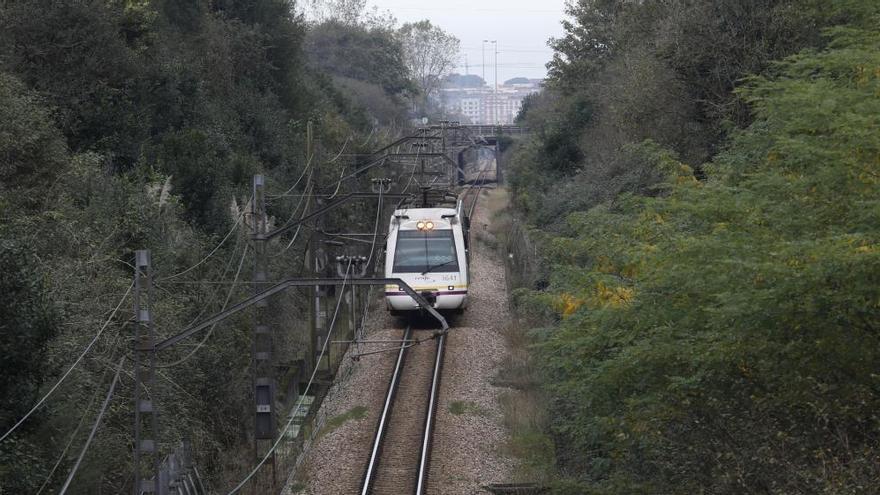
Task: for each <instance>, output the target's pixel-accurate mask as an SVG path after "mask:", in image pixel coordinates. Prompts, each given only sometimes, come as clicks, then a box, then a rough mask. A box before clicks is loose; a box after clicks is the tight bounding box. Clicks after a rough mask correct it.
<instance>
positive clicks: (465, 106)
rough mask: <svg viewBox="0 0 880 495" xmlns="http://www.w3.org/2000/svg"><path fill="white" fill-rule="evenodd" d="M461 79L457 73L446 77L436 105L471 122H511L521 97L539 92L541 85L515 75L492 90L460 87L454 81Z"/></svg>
mask: <svg viewBox="0 0 880 495" xmlns="http://www.w3.org/2000/svg"><path fill="white" fill-rule="evenodd" d="M461 80H462V77H461V76H459V77H456V78H450V79H449V80H448V83H447V85H446V86H445V87H444V88H442V89H441V90H440V99H441V101H440V104H441V106H442V108H443V109H444V111H445V113H446V116H447V117H448V118H450V119H456V118H457V119H459V120H461V121H462V122H466V123H471V124H512V123H513V121H514V119H516V116H517V114H519V111H520V109H521V108H522V101H523V99H524V98H525V97H526V96H527V95H529V94H531V93H537V92H539V91H540V90H541V87H542V85H543V80H541V79H526V78H523V77H518V78H514V79H511V80H509V81H506V82H505V83H504V84H502V85H499V87H498V89H497V90H495V91H493V90H492V88H490V87H488V86H485V85H483V86H482V87H473V85H472V84H469V85H468V86H469V87H463V85H459V84H455V83H457V82H458V81H461ZM469 82H470V81H469Z"/></svg>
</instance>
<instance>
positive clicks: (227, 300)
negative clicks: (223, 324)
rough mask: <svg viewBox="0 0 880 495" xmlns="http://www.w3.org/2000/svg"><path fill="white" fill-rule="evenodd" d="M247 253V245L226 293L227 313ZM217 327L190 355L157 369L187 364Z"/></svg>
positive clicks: (209, 332) (214, 326) (223, 309)
mask: <svg viewBox="0 0 880 495" xmlns="http://www.w3.org/2000/svg"><path fill="white" fill-rule="evenodd" d="M247 252H248V246H247V244H245V246H244V250H242V252H241V259H240V260H239V262H238V269H237V270H236V271H235V278H233V280H232V285H231V286H230V287H229V291H228V292H226V299H225V300H224V301H223V306H222V307H221V308H220V311H225V310H226V306H228V305H229V299H231V298H232V293H233V291H235V286H236V285H237V283H238V277H239V276H240V275H241V268H242V266H244V260H245V257H246V255H247ZM216 327H217V324H216V323H215V324H213V325H211V328H209V329H208V332H207V333H205V336H204V337H202V340H200V341H199V343H198V344H196V346H195V347H194V348H193V349H192V350H191V351H190V352H189V354H187V355H186V356H184V357H182V358H180V359H178V360H177V361H174V362H173V363H168V364H161V365H156V368H172V367H174V366H177V365H179V364H182V363H184V362H186V361H187V360H188V359H189V358H191V357H193V356H194V355H195V353H197V352H199V350H200V349H201V348H202V346H203V345H205V342H207V341H208V339H209V338H210V337H211V334H212V333H214V329H215V328H216Z"/></svg>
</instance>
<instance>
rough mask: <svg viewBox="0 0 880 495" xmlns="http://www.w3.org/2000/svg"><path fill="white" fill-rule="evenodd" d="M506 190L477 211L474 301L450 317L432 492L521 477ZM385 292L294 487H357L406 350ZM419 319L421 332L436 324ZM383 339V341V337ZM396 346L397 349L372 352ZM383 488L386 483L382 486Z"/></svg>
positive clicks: (477, 489) (492, 193)
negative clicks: (512, 428) (502, 239)
mask: <svg viewBox="0 0 880 495" xmlns="http://www.w3.org/2000/svg"><path fill="white" fill-rule="evenodd" d="M505 198H506V196H505V193H504V191H503V190H489V189H487V190H484V191H483V192H482V193H481V195H480V198H479V200H478V204H477V207H476V210H475V213H474V216H473V218H472V222H471V225H472V227H471V228H472V237H471V238H472V248H471V281H470V296H469V297H470V302H469V304H470V307H469V308H468V310H467V311H465V313H464V314H463V315H461V316H459V317H457V318H454V319H452V320H451V321H450V324H451V327H452V329H451V330H450V332H449V335H448V338H447V344H446V345H447V347H446V356H445V360H444V366H443V373H442V380H441V385H440V392H439V398H438V401H439V404H438V409H437V414H436V417H435V418H436V424H435V428H434V434H433V442H432V451H431V457H430V459H431V467H430V471H429V475H428V484H427V493H429V494H462V493H469V494H470V493H489V492H488V491H486V490H485V489H484V486H485V485H488V484H491V483H502V482H508V481H511V480H512V479H514V476H515V471H516V468H517V461H516V460H515V459H514V458H513V457H512V456H511V455H510V449H509V448H508V446H509V434H508V428H507V427H506V421H505V417H506V416H505V407H506V404H507V402H509V394H510V389H509V384H508V383H507V381H505V380H503V379H501V375H502V374H503V373H504V370H505V369H506V367H507V365H508V363H510V361H511V349H510V345H509V342H510V339H509V337H508V335H507V332H508V328H509V322H510V314H509V306H508V296H507V284H506V282H505V268H504V262H503V259H502V256H501V255H500V253H499V251H498V250H497V249H496V247H497V242H496V241H495V238H494V234H493V233H492V232H493V231H492V219H493V216H494V211H495V210H497V209H498V208H501V207H503V206H504V201H505ZM381 303H382V301H381V298H380V297H377V299H376V300H375V301H373V304H374V308H373V309H372V310H371V313H370V317H369V319H368V328H367V339H368V340H369V341H373V342H376V343H373V344H366V345H353V346H351V347H350V348H349V350H348V355H347V356H346V359H344V360H343V363H342V365H341V366H340V369H339V371H338V373H337V376H336V380H335V382H334V384H333V386H332V387H331V389H330V391H329V393H328V395H327V397H326V399H325V400H324V402H323V403H322V405H321V410H320V411H319V413H318V415H317V417H318V418H319V421H318V422H317V428H318V432H317V434H316V435H315V440H314V442H313V443H312V445H311V446H310V448H309V449H308V451H307V452H306V454H305V457H304V458H303V461H302V463H301V465H300V467H299V469H298V470H297V472H296V475H295V478H294V479H291V480H290V481H289V482H288V486H287V487H286V490H285V492H286V493H290V494H308V495H319V494H328V495H330V494H339V493H358V492H359V489H360V486H361V483H362V481H363V480H362V477H363V474H364V468H365V466H366V462H367V459H368V457H369V454H370V449H371V443H372V440H373V437H374V435H375V430H376V425H377V421H378V418H379V415H380V413H381V411H382V404H383V401H384V398H385V392H386V391H387V387H388V382H389V377H390V375H391V371H392V368H393V365H394V361H395V359H396V357H397V352H395V351H396V349H397V348H398V345H396V344H395V343H394V342H395V341H399V340H400V339H401V335H402V332H403V329H404V328H405V326H406V322H405V320H402V319H398V318H392V317H391V316H389V315H388V314H387V312H386V311H385V309H384V307H383V306H382V304H381ZM415 326H416V331H415V332H416V337H418V336H419V334H420V333H421V334H422V336H424V335H427V334H428V332H430V331H431V329H429V328H428V327H429V326H430V325H428V324H426V325H424V328H419V325H415ZM382 341H384V342H382ZM382 349H387V350H388V352H379V353H373V354H365V355H362V356H360V357H357V356H358V354H362V353H370V352H374V351H377V350H382ZM377 493H378V492H377Z"/></svg>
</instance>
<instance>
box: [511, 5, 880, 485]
mask: <svg viewBox="0 0 880 495" xmlns="http://www.w3.org/2000/svg"><path fill="white" fill-rule="evenodd" d="M571 14H572V18H571V21H570V22H569V23H568V24H567V25H566V35H565V36H564V37H563V38H561V39H559V40H556V41H555V42H554V46H555V48H556V50H557V53H558V56H557V58H556V59H555V60H554V62H553V64H552V67H551V72H552V78H551V79H552V80H551V82H550V84H549V88H548V90H547V91H546V92H545V93H544V94H543V95H541V96H540V97H535V98H532V99H531V100H530V101H529V102H528V105H527V106H526V108H525V110H524V112H523V114H521V117H520V120H521V122H523V123H524V124H526V125H528V126H529V127H530V128H531V129H532V130H533V131H535V136H534V137H533V138H532V139H531V140H529V141H528V142H525V143H523V144H521V145H519V147H518V149H517V150H516V152H515V153H516V155H515V156H514V158H513V170H512V172H511V174H510V175H509V177H510V180H511V187H512V192H513V199H514V202H515V205H516V208H517V210H518V212H519V213H520V215H521V216H522V217H523V218H524V219H525V221H526V223H527V224H529V225H530V237H532V241H533V244H535V245H540V246H542V250H541V252H539V253H538V254H539V256H540V257H541V260H542V262H543V266H544V267H545V269H544V270H543V272H542V273H541V274H540V276H539V277H537V278H536V279H535V280H533V281H531V283H529V284H528V286H526V287H521V288H520V289H518V290H517V291H516V293H515V300H516V306H517V309H518V311H519V313H520V315H522V316H523V317H525V318H526V319H527V321H529V322H530V323H531V325H532V327H533V330H532V331H531V335H532V337H533V340H534V342H535V349H534V356H533V360H534V361H535V363H536V364H537V366H539V367H540V369H541V376H542V379H543V387H544V389H545V391H546V393H547V394H548V395H549V396H550V398H551V399H552V400H551V401H550V405H549V406H548V407H549V409H550V410H549V414H548V416H549V417H550V418H552V421H550V422H548V425H547V426H546V430H545V431H546V433H547V435H549V437H550V439H551V440H552V442H553V445H554V451H555V468H556V470H557V471H558V473H559V475H558V479H557V482H556V490H557V492H559V493H595V494H621V495H622V494H638V493H642V494H661V493H670V494H671V493H713V494H731V495H732V494H744V493H768V494H793V493H804V494H807V493H809V494H812V493H825V494H869V493H876V490H877V486H880V418H878V416H877V411H878V409H880V369H878V363H880V284H878V282H880V244H878V243H880V187H878V185H880V28H878V26H880V16H878V14H880V8H878V4H877V3H876V2H872V1H867V0H865V1H859V0H853V1H844V0H840V1H830V2H813V1H809V0H777V1H770V0H750V1H746V2H743V1H739V0H736V1H733V0H730V1H727V0H722V1H708V0H706V1H696V2H684V1H676V0H673V1H662V2H661V1H651V0H648V1H644V2H613V1H603V0H580V1H578V2H573V4H572V6H571Z"/></svg>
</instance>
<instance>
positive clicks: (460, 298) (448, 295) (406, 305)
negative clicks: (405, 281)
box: [385, 289, 468, 311]
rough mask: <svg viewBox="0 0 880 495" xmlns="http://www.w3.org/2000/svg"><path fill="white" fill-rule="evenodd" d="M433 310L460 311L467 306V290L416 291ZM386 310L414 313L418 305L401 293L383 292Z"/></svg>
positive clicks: (404, 293)
mask: <svg viewBox="0 0 880 495" xmlns="http://www.w3.org/2000/svg"><path fill="white" fill-rule="evenodd" d="M417 292H418V293H419V295H421V296H422V297H423V298H425V300H427V301H428V303H429V304H431V306H433V307H434V309H460V308H464V307H466V306H467V293H468V291H467V289H456V290H439V291H438V290H420V291H417ZM385 301H386V304H387V305H388V309H391V310H394V311H416V310H418V309H419V304H418V303H417V302H416V301H415V299H413V298H412V297H410V296H408V295H407V294H406V292H403V291H391V290H386V291H385Z"/></svg>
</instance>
